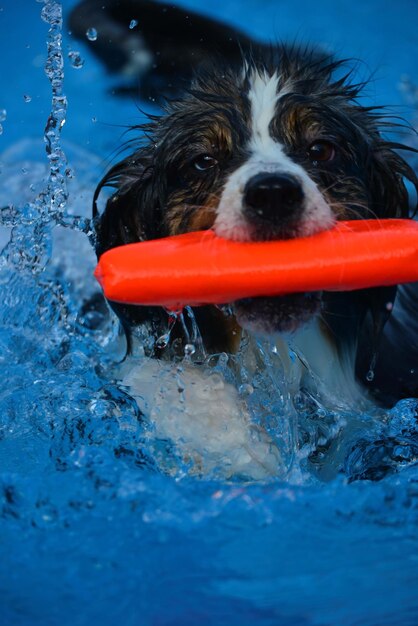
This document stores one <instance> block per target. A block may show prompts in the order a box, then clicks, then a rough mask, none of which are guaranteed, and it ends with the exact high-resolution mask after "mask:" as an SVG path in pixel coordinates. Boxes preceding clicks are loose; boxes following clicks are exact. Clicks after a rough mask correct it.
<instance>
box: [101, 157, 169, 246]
mask: <svg viewBox="0 0 418 626" xmlns="http://www.w3.org/2000/svg"><path fill="white" fill-rule="evenodd" d="M104 187H115V188H116V192H115V193H114V194H113V195H112V196H111V197H110V198H109V200H108V201H107V203H106V208H105V210H104V212H103V213H102V214H99V212H98V209H97V199H98V196H99V194H100V191H101V190H102V189H103V188H104ZM162 193H163V190H162V189H161V184H160V186H158V185H157V184H156V182H155V177H154V164H153V148H152V147H149V146H147V147H144V148H143V149H142V150H140V151H138V152H136V153H135V154H133V155H132V156H129V157H127V158H126V159H124V160H123V161H121V162H120V163H118V164H117V165H115V166H114V167H113V168H112V169H111V170H110V171H109V172H108V173H107V174H106V176H105V177H104V178H103V179H102V180H101V182H100V183H99V185H98V187H97V189H96V192H95V195H94V200H93V221H94V226H95V231H96V241H95V246H96V253H97V256H98V257H100V256H101V255H102V254H103V253H104V252H106V250H109V249H110V248H114V247H116V246H121V245H124V244H127V243H134V242H137V241H143V240H145V239H155V238H158V237H161V236H162V233H161V228H162V220H161V206H162V205H161V197H162Z"/></svg>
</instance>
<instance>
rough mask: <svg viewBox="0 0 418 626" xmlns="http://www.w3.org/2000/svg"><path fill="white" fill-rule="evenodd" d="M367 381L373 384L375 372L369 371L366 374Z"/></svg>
mask: <svg viewBox="0 0 418 626" xmlns="http://www.w3.org/2000/svg"><path fill="white" fill-rule="evenodd" d="M366 380H367V381H368V382H369V383H371V382H372V381H373V380H374V371H373V370H369V371H368V372H367V374H366Z"/></svg>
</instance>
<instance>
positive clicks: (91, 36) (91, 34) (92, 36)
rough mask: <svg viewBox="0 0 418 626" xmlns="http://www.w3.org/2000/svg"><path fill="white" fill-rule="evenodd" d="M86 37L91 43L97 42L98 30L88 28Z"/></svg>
mask: <svg viewBox="0 0 418 626" xmlns="http://www.w3.org/2000/svg"><path fill="white" fill-rule="evenodd" d="M86 37H87V39H88V40H89V41H96V39H97V30H96V29H95V28H88V29H87V30H86Z"/></svg>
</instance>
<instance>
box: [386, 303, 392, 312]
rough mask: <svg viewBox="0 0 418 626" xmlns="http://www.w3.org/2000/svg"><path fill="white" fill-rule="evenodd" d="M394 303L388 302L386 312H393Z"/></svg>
mask: <svg viewBox="0 0 418 626" xmlns="http://www.w3.org/2000/svg"><path fill="white" fill-rule="evenodd" d="M392 309H393V302H386V311H392Z"/></svg>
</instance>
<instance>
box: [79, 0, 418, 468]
mask: <svg viewBox="0 0 418 626" xmlns="http://www.w3.org/2000/svg"><path fill="white" fill-rule="evenodd" d="M96 4H97V3H96V2H94V1H92V0H87V1H86V2H84V3H83V4H82V11H84V12H86V11H87V9H89V10H93V9H94V8H95V6H96ZM98 4H100V5H103V2H102V1H100V2H99V3H98ZM107 6H108V13H107V14H108V15H109V12H110V13H111V9H110V7H111V6H112V7H113V9H112V10H114V13H113V14H112V15H119V16H123V19H124V20H125V21H126V18H127V16H128V15H129V17H131V18H136V16H137V15H138V16H140V17H139V18H138V19H139V20H140V21H141V20H142V22H141V23H142V26H143V30H142V31H141V35H140V43H138V42H139V39H138V38H137V39H136V40H135V41H136V44H135V46H136V48H135V50H136V51H138V47H140V48H141V50H142V52H143V53H144V54H145V52H144V51H145V50H148V46H151V47H152V48H153V50H154V53H155V51H157V50H159V49H160V46H159V45H156V43H155V42H156V40H158V39H162V37H161V33H162V32H163V31H164V28H165V27H167V23H166V22H164V21H163V22H161V20H156V16H155V11H158V12H159V15H160V16H161V15H162V14H163V12H164V10H165V11H166V12H167V11H169V10H170V11H172V10H173V11H175V12H176V13H175V14H176V16H177V20H178V23H179V24H180V23H183V27H184V23H185V22H186V17H187V18H189V16H186V14H185V13H183V12H181V10H180V9H172V8H170V7H168V5H161V4H158V6H157V5H156V4H154V3H152V2H142V1H137V2H132V1H131V2H127V3H123V2H122V3H120V2H114V3H110V5H109V3H108V4H107ZM122 7H125V8H124V9H123V10H122ZM123 11H124V12H123ZM81 14H82V12H81V13H76V14H73V18H72V23H73V26H74V24H75V23H76V17H77V19H79V20H80V19H81V18H80V15H81ZM101 15H102V18H103V15H104V14H103V13H102V14H101ZM147 15H148V16H150V15H151V16H153V20H151V19H150V21H153V25H152V28H151V26H149V25H147V20H146V16H147ZM75 16H76V17H75ZM198 19H199V20H200V21H199V22H198V24H199V28H198V29H197V31H196V32H195V35H196V38H197V39H198V40H199V42H200V43H199V44H198V43H196V40H193V41H192V42H190V41H185V39H184V37H183V33H182V30H181V29H179V31H178V32H179V33H180V34H178V32H177V30H176V29H174V28H173V29H172V30H171V31H170V32H171V35H170V38H169V40H168V42H166V43H167V46H168V48H167V47H166V48H162V49H163V50H164V51H163V53H162V55H161V56H162V60H161V66H160V67H159V68H157V76H156V75H155V73H153V72H152V71H150V70H149V64H148V65H147V72H148V74H147V75H146V78H145V80H144V73H143V67H142V68H141V71H140V72H139V74H142V79H143V82H144V83H145V85H146V91H147V92H149V91H153V89H154V87H155V81H156V82H157V83H158V81H161V76H165V79H164V81H163V82H164V84H165V85H166V87H167V90H166V91H168V92H171V93H173V92H175V93H176V95H175V97H174V98H172V99H171V100H170V101H168V102H167V103H166V104H165V105H164V112H163V114H162V115H161V116H150V117H149V121H148V122H147V123H145V124H144V125H142V126H140V127H136V130H137V131H140V132H141V133H142V138H141V139H140V145H139V146H138V147H137V149H136V150H135V151H134V152H133V153H132V154H130V155H129V156H128V157H126V158H124V159H123V160H122V161H121V162H120V163H118V164H116V165H115V166H113V167H112V168H111V169H110V171H109V172H108V173H107V174H106V175H105V177H104V178H103V180H102V181H101V182H100V184H99V185H98V188H97V190H96V194H95V198H94V220H95V225H96V234H97V239H96V252H97V255H98V257H100V256H101V255H102V254H103V253H104V252H105V251H106V250H109V249H110V248H113V247H115V246H120V245H125V244H128V243H133V242H137V241H144V240H148V239H156V238H161V237H166V236H170V235H177V234H181V233H186V232H190V231H194V230H202V229H203V230H204V229H214V231H215V232H216V234H218V235H219V236H221V237H226V238H229V239H234V240H238V241H268V240H271V239H289V238H296V237H304V236H307V235H311V234H314V233H318V232H320V231H323V230H326V229H328V228H330V227H331V226H332V225H333V224H334V223H335V221H337V220H340V219H344V220H352V219H354V220H355V219H382V218H394V217H408V213H409V209H408V207H409V197H408V192H407V189H406V187H405V180H408V181H410V183H411V184H412V185H413V186H414V187H415V190H417V192H418V179H417V177H416V175H415V173H414V171H413V170H412V168H411V167H410V165H408V163H407V161H405V159H404V158H402V157H401V156H400V154H399V150H402V149H408V147H407V146H403V145H400V144H399V143H397V142H392V141H389V140H388V139H386V138H385V137H384V132H385V131H387V130H390V129H393V128H395V129H396V123H395V122H392V121H391V120H390V119H388V118H387V117H386V116H385V114H384V112H383V110H382V109H381V108H379V107H377V108H373V107H369V106H365V105H362V104H360V102H359V97H360V95H361V90H362V88H363V86H364V85H363V84H362V83H358V84H356V83H354V82H353V80H352V72H351V71H350V70H349V69H348V70H347V69H346V62H342V61H339V60H336V59H334V58H333V57H332V56H330V55H329V54H325V53H324V52H322V51H321V50H318V49H316V48H312V47H309V46H297V45H284V44H277V45H275V46H266V45H263V44H260V43H258V42H255V43H252V42H251V41H249V40H248V38H246V37H244V36H243V35H242V34H240V33H234V36H233V37H231V34H230V31H229V30H228V28H227V27H222V26H221V25H217V30H216V29H215V28H214V23H213V22H211V21H209V22H208V21H205V20H204V19H203V18H200V17H199V18H197V16H195V15H192V16H191V19H190V21H189V23H193V20H198ZM90 21H91V20H90ZM91 23H93V22H91ZM111 23H112V25H113V28H116V25H115V24H116V19H113V21H112V22H111ZM154 26H155V28H156V29H157V30H156V31H155V29H154ZM107 28H108V29H109V23H107ZM153 29H154V31H153ZM158 29H159V30H158ZM202 29H203V31H204V32H205V33H207V32H209V33H212V35H213V33H214V32H215V30H216V36H217V37H218V38H219V39H220V40H221V41H220V47H221V48H222V47H223V46H222V43H225V42H229V43H228V45H229V44H231V41H230V40H231V38H232V39H233V45H232V44H231V45H229V47H228V45H227V44H225V46H224V52H225V58H224V59H223V60H222V59H217V58H214V56H213V55H212V54H211V53H210V52H209V49H210V45H209V41H210V38H208V37H207V36H205V37H203V39H204V42H205V45H202V43H201V39H202V37H201V36H200V35H201V34H202ZM223 29H226V30H223ZM186 31H187V32H188V33H189V34H190V33H191V32H192V29H191V30H190V32H189V30H188V28H187V27H186ZM106 32H107V31H106ZM152 33H153V34H152ZM153 37H155V39H154V40H153ZM177 37H178V39H179V41H177ZM150 42H152V43H150ZM113 44H114V41H113ZM183 44H185V45H184V46H183ZM206 44H207V45H206ZM124 45H125V48H126V45H127V44H124ZM177 46H180V48H181V50H182V51H183V54H179V55H177V54H176V48H177ZM187 46H190V48H189V50H187ZM196 48H199V51H198V52H196ZM96 52H97V49H96ZM99 53H100V51H99ZM133 56H136V57H137V58H138V54H134V55H133ZM139 56H140V55H139ZM171 56H172V57H175V58H176V59H181V62H180V61H179V66H177V67H176V66H174V67H172V68H171V70H170V67H169V63H168V59H169V58H170V57H171ZM195 57H196V59H197V60H198V61H199V63H198V64H197V65H198V66H197V67H196V68H195V73H194V74H193V78H192V79H191V81H190V84H189V86H188V87H187V88H185V89H184V90H183V92H182V93H181V94H180V95H179V91H178V81H177V82H176V81H175V80H174V73H175V71H176V70H177V69H179V67H180V70H181V79H182V81H186V80H187V79H188V78H189V74H190V67H191V66H192V65H193V61H194V58H195ZM121 63H122V62H121ZM127 63H128V61H127V60H126V59H125V60H124V62H123V63H122V66H123V67H124V68H125V73H129V72H130V71H131V70H129V71H128V70H126V67H127ZM128 65H129V63H128ZM172 70H173V71H172ZM151 84H152V85H153V86H152V87H150V85H151ZM174 84H175V87H176V88H175V89H174V88H173V85H174ZM104 187H112V188H114V189H115V191H114V193H113V195H112V196H111V197H110V198H109V200H108V201H107V204H106V207H105V210H104V212H103V213H102V214H100V215H99V212H98V210H97V198H98V196H99V194H100V192H101V191H102V189H103V188H104ZM414 293H415V292H414ZM395 296H396V287H393V288H387V287H384V288H373V289H366V290H361V291H352V292H349V293H348V292H345V293H326V292H324V293H303V294H294V295H288V296H278V297H264V298H247V299H245V300H240V301H238V302H232V303H225V307H211V306H206V307H199V308H196V309H194V310H193V311H192V315H193V320H194V321H195V323H196V324H197V327H198V329H199V332H200V337H201V341H202V345H203V348H204V353H205V354H206V355H211V354H219V353H234V352H236V351H237V350H238V349H239V346H240V341H241V337H242V335H243V333H244V334H245V335H246V336H248V334H250V335H255V336H258V335H268V336H275V337H283V336H289V335H291V336H292V340H291V341H292V345H293V347H294V350H295V351H296V353H297V354H298V355H299V357H300V358H299V362H298V363H299V368H300V370H301V372H302V373H301V372H299V374H298V375H297V376H295V375H294V374H292V376H293V380H297V386H300V385H301V384H302V382H301V381H302V378H303V371H305V372H306V371H309V373H310V374H312V373H313V375H314V378H315V379H316V380H317V381H320V387H321V389H322V395H323V397H324V396H325V395H326V390H328V391H330V390H331V395H332V396H333V397H334V399H335V398H339V401H341V398H345V399H347V401H352V402H357V404H358V403H359V402H360V401H361V399H364V398H365V397H366V396H365V394H364V387H366V386H367V385H368V386H369V388H370V389H372V390H373V391H374V393H375V395H376V397H379V388H378V387H377V386H376V385H373V377H372V376H370V374H369V372H370V366H372V369H373V368H377V369H378V368H379V363H384V362H385V359H386V362H387V361H388V355H387V354H383V356H382V355H381V353H380V352H379V342H381V341H382V337H384V328H385V324H386V322H387V321H388V319H389V317H390V315H391V313H392V311H393V304H394V302H395ZM414 297H415V296H412V298H414ZM110 304H111V306H112V308H113V309H114V311H115V312H116V314H117V315H118V317H119V319H120V320H121V322H122V325H123V328H124V329H125V331H126V334H127V337H128V345H129V347H130V349H132V344H133V339H132V338H133V337H134V336H135V333H136V331H137V329H138V328H141V327H143V326H144V325H146V327H147V329H148V333H149V335H150V336H152V337H153V341H152V342H150V343H149V344H148V348H147V355H148V356H152V357H156V358H157V359H158V360H159V362H160V363H161V361H164V360H167V358H168V357H169V358H172V356H173V349H172V345H171V346H170V345H165V343H163V344H161V342H159V341H158V338H159V337H161V336H164V335H165V333H166V332H167V328H168V326H169V324H170V316H169V314H168V313H167V312H166V311H165V310H164V309H160V308H156V307H136V306H130V305H121V304H117V303H110ZM406 309H407V307H405V306H404V307H403V309H402V311H401V316H402V315H404V313H405V310H406ZM190 332H191V331H190V328H189V329H188V328H187V321H186V322H184V321H183V323H182V324H181V323H178V324H176V325H175V326H174V328H173V330H172V335H171V339H172V343H175V345H176V347H177V349H178V350H179V351H180V353H181V352H182V351H184V349H185V346H186V345H187V344H188V343H189V342H190ZM414 340H415V345H416V337H415V338H414ZM278 341H279V342H280V341H282V340H280V339H278ZM385 341H386V343H387V338H386V340H385ZM282 343H283V342H282ZM383 343H384V341H383ZM280 350H281V353H282V355H284V356H283V360H284V362H286V364H285V369H286V368H287V371H288V372H290V370H291V369H292V367H293V366H292V364H291V363H290V361H289V359H288V358H287V356H286V354H287V351H286V349H285V348H283V346H282V347H281V348H280ZM416 356H418V349H417V352H416V354H415V355H414V356H413V357H412V358H413V359H415V357H416ZM389 358H390V357H389ZM379 359H380V360H379ZM301 364H302V365H301ZM160 367H166V366H161V365H156V364H154V365H152V367H151V369H152V370H153V372H154V373H153V376H154V379H155V378H156V377H158V374H157V373H156V371H154V370H155V368H157V370H158V368H160ZM293 369H294V367H293ZM158 371H160V370H158ZM164 371H165V370H164ZM160 373H161V371H160ZM289 375H290V374H289ZM142 376H143V377H144V372H142ZM164 376H167V373H166V371H165V374H164ZM359 376H360V377H361V380H359ZM402 376H403V373H402V372H401V373H399V372H396V373H395V375H394V376H393V378H397V379H398V380H399V381H401V380H402ZM128 378H129V376H128ZM134 378H135V376H132V375H131V377H130V384H131V385H132V384H133V379H134ZM137 378H138V377H137ZM145 378H146V376H145ZM380 380H381V379H380ZM403 384H404V383H403V382H402V383H401V382H399V384H393V385H392V388H391V389H390V391H391V392H392V393H393V395H392V397H391V400H389V401H393V399H395V396H396V399H398V398H399V397H402V394H403V392H402V391H401V390H400V388H401V386H402V385H403ZM404 386H405V385H404ZM228 393H229V392H228ZM231 393H233V392H231ZM174 395H175V394H174ZM174 395H173V394H171V395H170V401H169V402H168V404H170V402H172V401H173V397H174ZM381 396H382V397H383V394H381ZM212 419H213V418H212ZM250 421H251V420H250V419H249V418H248V417H245V419H244V420H243V422H242V424H243V426H242V425H241V426H242V428H241V426H240V429H241V430H242V431H243V429H244V430H245V429H246V428H248V425H249V424H250ZM191 428H192V427H191ZM241 430H240V433H241ZM165 432H167V431H165ZM241 434H242V433H241ZM241 434H240V435H239V437H241ZM169 436H170V437H171V438H172V437H173V436H174V434H173V433H171V434H170V435H169ZM239 437H238V438H239ZM251 437H252V435H251ZM251 437H250V438H251ZM260 441H261V442H262V443H260V445H261V446H263V445H264V446H265V447H264V448H263V449H264V452H261V451H259V453H257V454H258V460H260V458H261V457H262V456H263V455H264V456H265V458H269V459H270V462H271V463H270V462H269V463H270V464H274V459H276V461H277V463H279V461H278V457H279V454H278V453H277V454H276V451H275V450H274V445H273V443H272V441H271V439H270V438H269V437H268V436H266V435H265V433H262V435H261V436H260V438H259V442H260ZM257 445H258V444H257ZM246 449H247V451H248V446H247V448H246ZM223 453H224V450H223ZM272 455H273V457H272ZM250 456H251V454H250ZM215 457H216V458H215V460H214V461H213V463H212V465H211V467H213V466H215V465H216V464H218V463H219V462H220V457H219V455H216V454H215ZM272 459H273V460H272ZM240 463H241V462H240ZM240 463H238V465H239V467H241V466H243V467H244V466H245V462H244V463H241V465H240ZM266 471H267V470H266ZM268 471H270V470H268ZM243 472H244V474H245V470H243ZM232 473H233V472H232ZM249 474H251V471H250V472H249ZM254 474H256V477H259V475H258V474H257V472H255V473H254V472H253V475H254Z"/></svg>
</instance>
